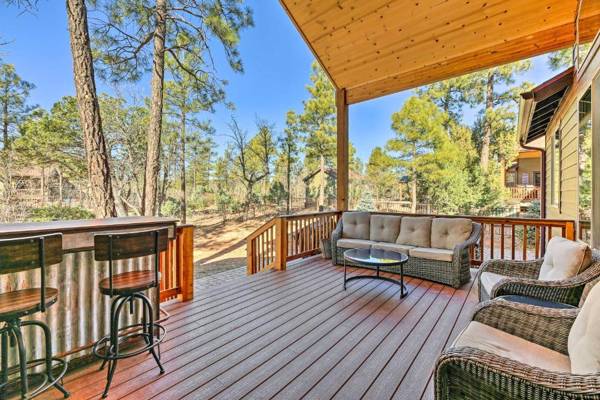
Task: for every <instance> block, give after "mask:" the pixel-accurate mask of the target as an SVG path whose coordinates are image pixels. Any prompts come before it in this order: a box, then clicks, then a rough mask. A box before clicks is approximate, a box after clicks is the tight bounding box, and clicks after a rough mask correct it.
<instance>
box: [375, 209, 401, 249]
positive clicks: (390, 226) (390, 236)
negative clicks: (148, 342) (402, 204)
mask: <svg viewBox="0 0 600 400" xmlns="http://www.w3.org/2000/svg"><path fill="white" fill-rule="evenodd" d="M401 220H402V217H400V216H398V215H377V214H373V215H371V227H370V229H371V232H370V239H371V240H372V241H374V242H388V243H394V242H395V241H396V239H397V238H398V235H399V234H400V221H401Z"/></svg>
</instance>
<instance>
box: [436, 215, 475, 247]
mask: <svg viewBox="0 0 600 400" xmlns="http://www.w3.org/2000/svg"><path fill="white" fill-rule="evenodd" d="M472 230H473V222H472V221H471V220H470V219H468V218H434V219H433V221H431V247H434V248H436V249H448V250H453V249H454V247H455V246H456V245H457V244H461V243H464V242H465V241H466V240H467V239H468V238H469V236H471V231H472Z"/></svg>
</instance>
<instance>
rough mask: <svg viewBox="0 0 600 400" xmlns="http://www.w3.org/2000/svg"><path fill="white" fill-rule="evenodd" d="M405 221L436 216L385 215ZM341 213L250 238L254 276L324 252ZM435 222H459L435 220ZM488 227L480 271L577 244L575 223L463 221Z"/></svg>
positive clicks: (277, 223) (479, 253)
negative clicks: (552, 244)
mask: <svg viewBox="0 0 600 400" xmlns="http://www.w3.org/2000/svg"><path fill="white" fill-rule="evenodd" d="M373 214H386V215H399V216H431V214H406V213H383V212H373ZM341 215H342V212H341V211H327V212H313V213H306V214H293V215H283V216H280V217H276V218H273V219H271V220H269V221H268V222H267V223H265V224H264V225H263V226H261V227H260V228H258V229H257V230H255V231H254V232H252V233H251V234H250V235H249V236H248V238H247V252H248V257H247V261H248V270H247V272H248V274H255V273H257V272H260V271H264V270H268V269H276V270H285V268H286V264H287V262H288V261H290V260H294V259H297V258H302V257H307V256H310V255H314V254H317V253H319V252H320V251H321V241H322V240H327V239H329V238H330V236H331V232H332V231H333V230H334V229H335V226H336V224H337V221H338V220H339V219H340V218H341ZM435 217H449V218H454V217H459V216H455V215H435ZM460 217H464V218H469V219H471V220H472V221H474V222H478V223H480V224H482V228H483V229H482V233H481V238H480V240H479V245H478V246H477V248H476V249H475V248H473V249H471V254H472V257H471V264H472V265H474V266H476V265H479V264H481V263H482V262H483V261H485V260H487V259H491V258H498V257H500V258H509V259H513V260H516V259H522V260H528V259H532V258H537V257H541V256H543V255H544V253H545V249H546V243H547V242H548V240H550V239H551V238H552V236H556V235H559V236H563V237H565V238H567V239H571V240H574V239H575V222H574V221H572V220H560V219H538V218H507V217H487V216H471V215H466V216H460Z"/></svg>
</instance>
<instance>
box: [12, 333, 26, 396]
mask: <svg viewBox="0 0 600 400" xmlns="http://www.w3.org/2000/svg"><path fill="white" fill-rule="evenodd" d="M11 325H12V324H11ZM11 331H12V334H13V336H14V338H15V340H16V341H17V348H18V350H19V369H20V371H21V397H22V398H26V397H27V392H29V381H28V379H27V353H26V351H25V344H24V343H23V335H22V334H21V328H20V322H19V321H16V322H15V323H14V325H12V326H11Z"/></svg>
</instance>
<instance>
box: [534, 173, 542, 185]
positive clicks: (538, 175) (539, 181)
mask: <svg viewBox="0 0 600 400" xmlns="http://www.w3.org/2000/svg"><path fill="white" fill-rule="evenodd" d="M533 184H534V186H542V174H541V173H540V171H535V172H534V173H533Z"/></svg>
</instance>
